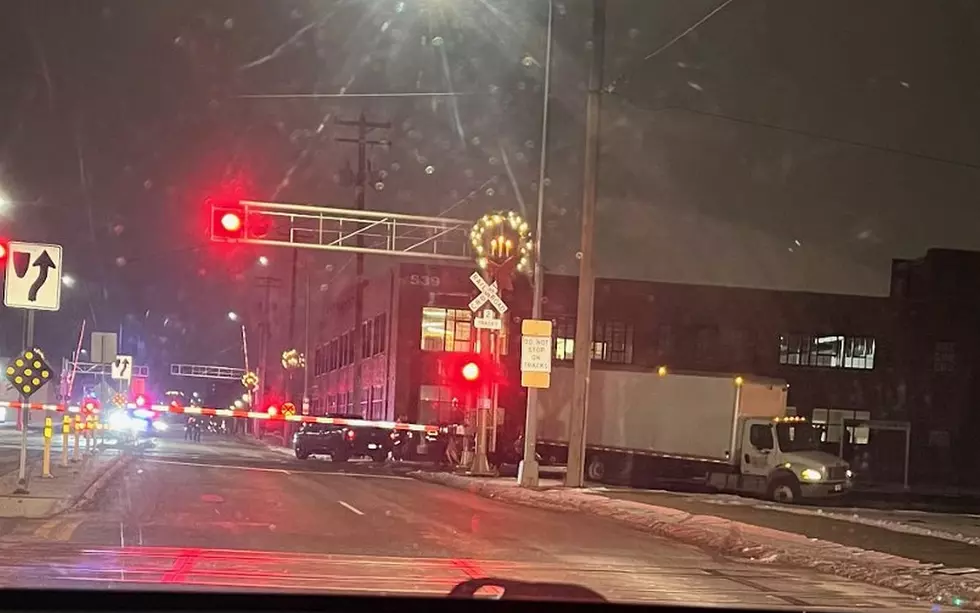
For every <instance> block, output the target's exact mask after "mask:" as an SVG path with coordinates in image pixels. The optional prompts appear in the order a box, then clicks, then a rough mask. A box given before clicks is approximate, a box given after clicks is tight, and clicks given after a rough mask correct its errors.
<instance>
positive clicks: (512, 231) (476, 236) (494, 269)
mask: <svg viewBox="0 0 980 613" xmlns="http://www.w3.org/2000/svg"><path fill="white" fill-rule="evenodd" d="M470 246H471V247H472V249H473V255H474V256H475V258H476V265H477V266H478V267H479V268H480V269H481V270H486V271H487V272H489V273H490V276H491V277H492V278H493V279H494V280H496V281H497V283H498V284H499V285H500V288H501V289H502V290H505V291H507V290H511V289H513V285H512V283H511V277H512V276H513V273H514V271H515V270H516V271H517V272H518V273H521V274H528V273H530V272H531V257H532V256H533V252H534V242H533V241H532V240H531V231H530V228H529V226H528V224H527V222H526V221H524V219H523V218H522V217H521V216H520V215H519V214H517V213H515V212H514V211H500V212H496V213H489V214H487V215H484V216H483V217H481V218H480V219H479V220H478V221H477V222H476V223H475V224H473V228H472V229H471V230H470Z"/></svg>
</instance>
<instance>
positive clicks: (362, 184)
mask: <svg viewBox="0 0 980 613" xmlns="http://www.w3.org/2000/svg"><path fill="white" fill-rule="evenodd" d="M335 123H336V124H337V125H338V126H349V127H354V128H357V138H337V139H336V140H337V142H340V143H354V144H356V145H357V175H356V177H355V178H354V195H355V205H356V208H357V210H358V211H363V210H365V204H366V203H365V197H366V193H367V185H368V162H367V148H368V145H372V146H373V145H382V146H388V144H389V141H387V140H385V139H382V140H371V139H368V134H369V132H370V131H371V130H376V129H377V130H387V129H389V128H391V122H388V121H368V119H367V117H365V115H364V112H363V111H362V112H361V115H360V116H359V117H358V118H357V119H356V120H344V119H338V120H335ZM357 230H360V228H359V227H358V228H357ZM357 230H355V231H357ZM354 240H355V245H356V246H357V247H363V246H364V236H363V235H362V234H360V233H359V234H357V235H356V236H355V237H354ZM354 257H355V272H354V330H353V336H354V364H353V366H354V381H353V393H352V395H353V398H352V400H351V403H352V405H353V409H354V412H355V413H357V414H360V415H363V414H365V412H363V411H362V410H361V402H362V396H363V393H362V392H363V390H362V389H361V388H362V387H363V384H362V382H361V356H362V355H363V352H364V338H363V336H364V335H363V334H361V329H362V324H363V323H364V322H363V321H362V320H363V319H364V254H363V253H360V252H358V253H357V254H356V255H355V256H354Z"/></svg>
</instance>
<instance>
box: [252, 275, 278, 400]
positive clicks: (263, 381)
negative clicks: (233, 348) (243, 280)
mask: <svg viewBox="0 0 980 613" xmlns="http://www.w3.org/2000/svg"><path fill="white" fill-rule="evenodd" d="M255 285H256V287H257V288H259V289H264V290H265V297H264V299H263V301H262V318H261V320H260V321H259V385H258V397H257V398H256V399H255V404H256V405H257V407H253V410H261V409H262V408H263V407H262V403H263V401H264V400H265V389H266V386H268V385H270V384H271V381H270V379H271V377H270V376H269V344H270V343H271V341H272V307H271V302H272V290H273V288H278V287H280V286H281V285H282V284H281V282H280V279H279V278H278V277H257V278H256V279H255Z"/></svg>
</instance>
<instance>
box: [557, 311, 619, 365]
mask: <svg viewBox="0 0 980 613" xmlns="http://www.w3.org/2000/svg"><path fill="white" fill-rule="evenodd" d="M552 334H553V335H554V346H555V359H556V360H572V359H574V357H575V320H574V319H573V318H570V317H560V318H558V319H556V320H555V322H554V325H553V326H552ZM592 359H593V360H598V361H600V362H611V363H614V364H632V363H633V326H630V325H627V324H624V323H622V322H614V321H598V322H596V323H595V325H594V326H593V327H592Z"/></svg>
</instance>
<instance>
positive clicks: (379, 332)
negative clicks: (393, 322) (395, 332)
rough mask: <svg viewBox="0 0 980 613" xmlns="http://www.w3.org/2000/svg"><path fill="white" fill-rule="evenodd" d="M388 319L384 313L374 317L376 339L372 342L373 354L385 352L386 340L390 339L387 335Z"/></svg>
mask: <svg viewBox="0 0 980 613" xmlns="http://www.w3.org/2000/svg"><path fill="white" fill-rule="evenodd" d="M387 320H388V317H387V316H386V315H385V314H384V313H382V314H381V315H378V316H377V317H375V318H374V340H373V342H372V344H371V346H372V355H378V354H379V353H384V352H385V342H386V341H387V340H388V337H387V336H385V334H386V333H387V330H386V327H387V326H386V324H387V323H388V321H387Z"/></svg>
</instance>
